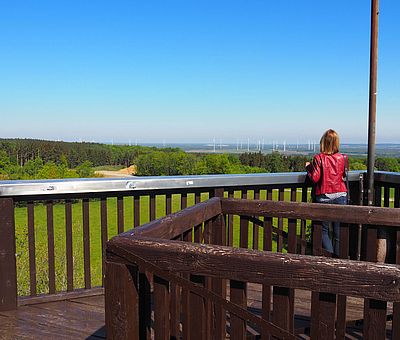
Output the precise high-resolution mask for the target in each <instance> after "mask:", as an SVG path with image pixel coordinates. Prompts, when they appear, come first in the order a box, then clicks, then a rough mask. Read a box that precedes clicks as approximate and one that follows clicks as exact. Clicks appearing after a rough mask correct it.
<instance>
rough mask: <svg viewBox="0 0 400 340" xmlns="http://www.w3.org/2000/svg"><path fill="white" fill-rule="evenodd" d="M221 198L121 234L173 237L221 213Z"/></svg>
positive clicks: (212, 199)
mask: <svg viewBox="0 0 400 340" xmlns="http://www.w3.org/2000/svg"><path fill="white" fill-rule="evenodd" d="M220 201H221V199H220V198H218V197H215V198H211V199H209V200H208V201H205V202H201V203H198V204H196V205H193V206H191V207H188V208H186V209H185V210H181V211H178V212H176V213H174V214H171V215H168V216H165V217H163V218H160V219H157V220H154V221H151V222H149V223H147V224H145V225H143V226H141V227H138V228H135V229H133V230H129V231H127V232H125V233H122V234H121V235H141V236H150V235H151V236H152V237H160V238H168V239H173V238H176V237H177V236H179V235H181V234H183V233H184V232H185V231H187V230H188V229H191V228H193V227H194V226H196V225H199V224H201V223H203V222H204V221H207V220H210V219H212V218H213V217H215V216H216V215H218V214H220V213H221V203H220Z"/></svg>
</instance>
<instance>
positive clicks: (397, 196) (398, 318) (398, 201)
mask: <svg viewBox="0 0 400 340" xmlns="http://www.w3.org/2000/svg"><path fill="white" fill-rule="evenodd" d="M399 206H400V187H399V186H396V187H395V189H394V208H397V209H398V208H399ZM396 264H398V265H399V264H400V230H399V229H397V231H396ZM392 339H400V302H394V303H393V320H392Z"/></svg>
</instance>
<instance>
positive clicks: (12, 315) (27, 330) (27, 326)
mask: <svg viewBox="0 0 400 340" xmlns="http://www.w3.org/2000/svg"><path fill="white" fill-rule="evenodd" d="M104 338H105V327H104V297H103V296H93V297H86V298H78V299H71V300H67V301H57V302H49V303H41V304H35V305H29V306H22V307H19V308H18V309H17V310H16V311H8V312H0V339H7V340H8V339H12V340H14V339H41V340H42V339H43V340H44V339H93V340H95V339H97V340H98V339H104Z"/></svg>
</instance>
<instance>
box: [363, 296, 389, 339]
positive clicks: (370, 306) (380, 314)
mask: <svg viewBox="0 0 400 340" xmlns="http://www.w3.org/2000/svg"><path fill="white" fill-rule="evenodd" d="M366 307H367V308H366ZM386 311H387V303H386V301H379V300H372V299H371V300H367V299H365V304H364V328H363V335H364V339H366V340H370V339H371V340H372V339H374V340H375V339H385V338H386Z"/></svg>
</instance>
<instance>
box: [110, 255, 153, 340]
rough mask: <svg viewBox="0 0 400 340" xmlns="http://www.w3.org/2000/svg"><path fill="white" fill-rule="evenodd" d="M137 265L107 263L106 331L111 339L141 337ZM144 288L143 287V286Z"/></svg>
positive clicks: (119, 339)
mask: <svg viewBox="0 0 400 340" xmlns="http://www.w3.org/2000/svg"><path fill="white" fill-rule="evenodd" d="M137 276H138V275H137V268H136V267H133V266H126V265H123V264H117V263H112V262H107V263H106V278H105V306H106V313H105V319H106V332H107V339H110V340H122V339H126V340H128V339H129V340H130V339H132V340H139V339H149V337H142V333H140V332H139V330H140V327H141V326H142V324H141V323H142V320H141V318H140V315H139V311H138V309H139V308H138V307H139V306H138V305H139V296H138V278H137ZM140 289H142V288H141V287H140Z"/></svg>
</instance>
